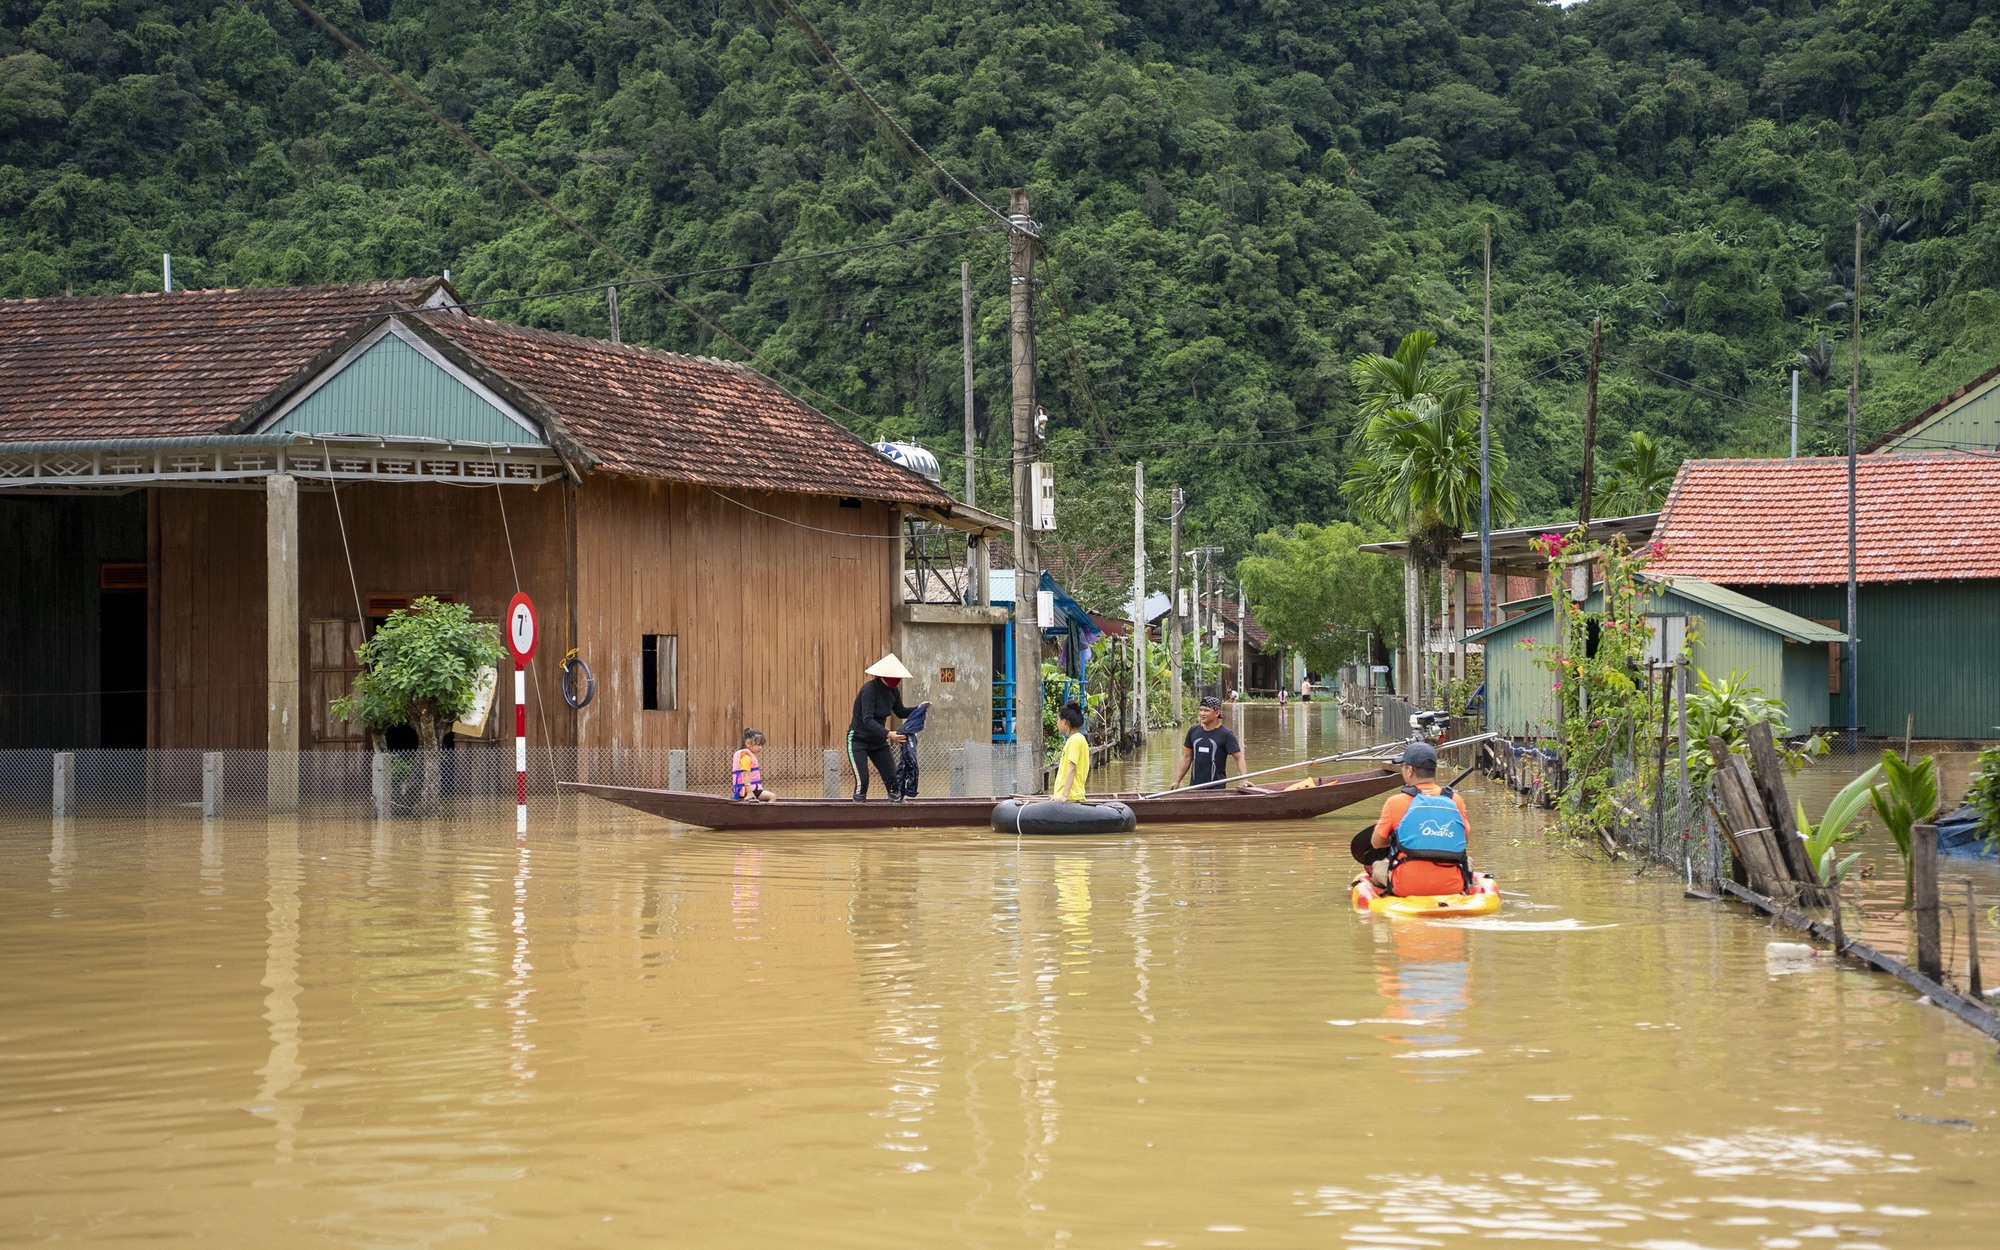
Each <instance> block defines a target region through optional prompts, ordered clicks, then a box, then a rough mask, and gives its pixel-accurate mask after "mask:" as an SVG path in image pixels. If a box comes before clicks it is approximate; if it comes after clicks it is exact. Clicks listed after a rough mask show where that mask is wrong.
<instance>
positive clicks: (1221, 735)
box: [1181, 724, 1243, 786]
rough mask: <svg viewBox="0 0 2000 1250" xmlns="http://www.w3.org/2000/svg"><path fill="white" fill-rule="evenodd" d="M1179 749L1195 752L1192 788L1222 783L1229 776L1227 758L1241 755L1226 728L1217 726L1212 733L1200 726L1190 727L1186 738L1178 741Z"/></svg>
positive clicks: (1191, 775)
mask: <svg viewBox="0 0 2000 1250" xmlns="http://www.w3.org/2000/svg"><path fill="white" fill-rule="evenodd" d="M1181 745H1182V746H1184V747H1186V748H1187V749H1188V750H1190V751H1192V752H1194V765H1193V767H1192V769H1190V771H1189V772H1188V784H1189V785H1195V786H1205V785H1209V784H1211V783H1214V782H1219V781H1221V780H1222V779H1223V778H1224V777H1225V776H1227V775H1228V773H1229V757H1230V756H1232V755H1239V754H1241V753H1242V751H1243V747H1242V746H1241V745H1240V744H1239V743H1238V742H1237V741H1236V735H1235V734H1234V733H1232V732H1230V729H1229V726H1227V725H1217V726H1216V727H1215V728H1213V729H1203V728H1202V727H1201V726H1200V725H1199V724H1194V725H1189V726H1188V731H1187V737H1185V738H1183V739H1182V740H1181Z"/></svg>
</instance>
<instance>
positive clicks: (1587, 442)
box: [1576, 317, 1604, 531]
mask: <svg viewBox="0 0 2000 1250" xmlns="http://www.w3.org/2000/svg"><path fill="white" fill-rule="evenodd" d="M1603 350H1604V321H1603V319H1602V318H1598V317H1592V318H1591V319H1590V386H1589V389H1588V390H1587V391H1585V393H1584V400H1583V493H1582V494H1581V495H1579V496H1577V500H1576V523H1577V525H1578V526H1579V527H1580V528H1582V529H1584V530H1586V531H1587V530H1589V529H1590V492H1591V491H1593V490H1595V489H1596V488H1597V479H1596V474H1595V469H1596V465H1595V463H1594V462H1595V460H1596V458H1597V359H1598V355H1599V354H1600V353H1601V352H1602V351H1603Z"/></svg>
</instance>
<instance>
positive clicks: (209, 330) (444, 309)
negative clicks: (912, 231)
mask: <svg viewBox="0 0 2000 1250" xmlns="http://www.w3.org/2000/svg"><path fill="white" fill-rule="evenodd" d="M992 233H994V231H993V229H992V227H990V226H976V227H972V228H970V229H966V230H946V231H942V232H940V233H936V234H922V235H913V236H909V237H906V238H899V239H879V240H877V241H875V242H873V243H861V244H857V245H855V246H853V247H840V248H828V249H824V250H821V251H817V252H801V253H799V254H798V255H795V256H776V257H772V258H771V259H769V260H756V261H747V262H745V263H743V264H740V265H716V266H711V267H710V268H707V269H689V270H686V271H683V272H681V273H667V274H652V275H647V277H646V283H647V284H657V283H661V282H676V281H679V280H681V279H683V278H700V277H708V276H711V275H714V274H720V273H734V272H739V271H743V270H751V269H766V268H769V267H771V266H773V265H789V264H794V263H796V262H799V261H807V260H825V259H827V258H829V257H836V256H849V255H853V254H854V253H856V252H872V251H878V250H880V249H882V248H887V247H903V246H907V245H909V244H912V243H929V242H932V241H935V240H938V239H953V238H960V237H963V236H965V235H972V234H992ZM628 285H631V284H630V283H627V282H599V283H594V284H592V285H590V286H578V287H565V288H563V289H562V290H557V291H535V292H531V293H529V294H526V295H501V296H494V297H492V298H489V299H477V300H459V301H458V302H456V303H454V304H448V305H447V304H441V305H438V306H435V307H427V308H402V309H382V308H377V309H373V310H370V311H368V312H363V313H340V314H338V315H333V314H329V315H327V316H321V317H280V318H273V319H271V320H268V321H246V322H237V323H233V324H232V325H230V326H229V330H230V331H231V332H235V331H239V330H290V329H299V328H302V327H307V326H317V325H342V324H347V323H351V322H359V321H368V320H371V319H373V318H376V317H381V316H386V315H390V314H391V313H393V314H395V315H398V316H405V315H411V314H424V315H428V314H431V313H447V314H449V313H455V312H459V311H469V310H472V309H480V308H494V307H498V306H500V305H503V304H525V303H527V302H529V301H530V300H538V299H558V298H561V297H563V296H566V295H586V294H591V293H594V292H599V291H604V290H606V289H608V288H610V287H614V286H616V287H624V286H628ZM921 285H923V284H922V283H908V284H904V285H903V286H876V287H871V288H870V289H871V290H900V289H906V287H916V286H921ZM186 294H190V293H189V292H183V293H181V296H177V297H175V298H180V297H182V296H185V295H186ZM162 298H166V297H162ZM162 308H163V309H165V310H171V309H172V308H173V304H172V303H171V302H168V303H166V304H163V305H162ZM210 336H214V337H217V338H221V337H223V336H222V335H221V334H219V333H218V332H217V331H216V330H215V329H214V328H213V327H202V328H199V329H191V330H147V331H139V332H135V333H131V334H100V335H91V336H88V337H76V338H60V339H49V338H44V339H28V340H16V341H9V342H0V353H5V352H10V351H31V350H36V349H41V348H47V347H50V346H56V345H60V346H63V347H81V346H100V345H122V344H145V343H153V342H171V341H173V340H176V339H201V338H208V337H210Z"/></svg>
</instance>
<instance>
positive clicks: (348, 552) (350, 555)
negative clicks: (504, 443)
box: [319, 438, 492, 631]
mask: <svg viewBox="0 0 2000 1250" xmlns="http://www.w3.org/2000/svg"><path fill="white" fill-rule="evenodd" d="M319 449H320V453H321V454H322V455H323V456H325V459H324V460H322V461H320V464H321V465H322V466H324V467H325V469H326V488H327V489H328V490H330V491H332V492H333V519H334V520H335V521H336V522H338V523H339V525H340V550H341V553H342V554H343V555H345V556H346V557H347V585H348V587H349V588H350V589H352V590H353V591H354V619H355V621H356V622H357V623H358V624H359V625H360V626H361V628H362V629H363V630H364V631H365V630H366V629H367V628H368V614H367V613H366V612H364V611H362V610H361V583H360V581H358V580H357V579H356V578H355V576H354V550H353V548H351V547H349V546H348V545H347V518H346V516H344V515H343V514H342V513H341V510H340V487H339V486H337V485H335V484H334V480H333V449H332V448H331V447H328V446H327V445H326V440H325V439H323V438H322V439H321V440H319ZM491 450H492V449H491V448H488V451H489V453H490V452H491Z"/></svg>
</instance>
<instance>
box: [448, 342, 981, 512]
mask: <svg viewBox="0 0 2000 1250" xmlns="http://www.w3.org/2000/svg"><path fill="white" fill-rule="evenodd" d="M410 320H412V321H415V322H418V323H419V324H418V327H417V328H418V329H419V331H420V332H421V331H424V330H428V331H430V333H431V334H432V335H434V336H435V337H437V338H441V339H443V340H445V341H446V342H447V343H449V344H451V345H453V346H455V347H457V348H459V349H460V350H461V351H463V352H465V353H469V354H470V355H471V356H473V357H475V358H477V360H478V361H479V362H481V363H483V364H484V365H486V366H487V367H488V368H490V369H491V370H492V371H493V372H495V373H497V374H499V375H500V377H501V378H502V379H504V380H505V381H506V382H508V383H511V384H512V386H513V387H514V388H517V389H518V390H519V391H521V392H524V393H525V394H526V395H527V396H529V397H532V398H533V399H534V400H536V401H538V402H539V404H540V405H541V406H543V407H544V408H545V409H546V410H547V411H548V412H549V413H552V414H553V415H554V416H555V417H556V419H557V420H559V421H560V422H561V424H562V427H563V429H564V430H565V431H566V432H567V433H568V434H569V435H570V436H571V437H572V438H573V439H575V440H576V442H577V443H578V444H580V445H581V446H582V447H583V448H584V449H585V450H586V451H587V452H589V454H590V456H591V458H592V459H593V460H594V461H595V467H597V468H599V469H602V470H609V471H612V472H617V473H630V474H633V475H635V476H639V477H656V478H665V479H668V480H670V481H682V482H698V483H702V484H705V485H710V486H731V487H737V488H741V489H747V490H766V491H785V492H792V493H796V494H808V495H861V496H866V497H868V498H870V499H887V500H892V501H896V502H900V503H914V504H928V505H931V506H944V505H949V504H950V503H951V498H950V496H948V495H946V494H945V493H944V491H942V490H940V489H939V488H938V487H936V486H935V485H933V484H932V483H931V482H930V481H929V480H928V479H926V478H923V477H920V476H918V475H917V474H915V473H912V472H910V471H909V470H907V469H904V468H901V467H900V466H898V465H895V464H892V463H891V462H890V461H888V460H886V459H884V458H883V457H882V456H881V455H880V454H879V453H877V452H876V451H875V450H874V449H873V448H872V447H870V446H869V445H868V444H867V443H866V442H864V441H862V440H861V439H860V438H859V437H858V436H856V435H854V434H853V433H850V432H849V431H848V430H847V429H846V428H845V427H843V426H841V425H839V424H838V423H836V422H835V421H833V420H832V419H831V418H829V417H827V416H826V415H825V414H823V413H821V412H819V411H818V410H817V409H814V408H811V407H809V406H807V405H806V404H804V403H802V402H800V401H799V400H798V399H795V398H794V397H793V396H792V395H791V394H790V393H789V392H787V391H786V390H785V389H784V388H782V387H780V386H779V385H778V384H777V383H775V382H773V381H771V380H770V379H769V378H767V377H765V376H764V375H762V374H760V373H758V372H756V371H755V370H753V369H749V368H746V367H744V366H743V365H739V364H736V363H734V362H732V361H727V360H713V359H709V358H707V357H699V356H681V355H676V354H674V353H671V352H660V351H652V350H649V349H647V348H643V347H630V346H619V345H618V344H615V343H608V342H604V341H602V340H599V339H586V338H580V337H578V336H576V335H573V334H561V333H557V332H556V331H553V330H536V329H530V328H527V327H525V326H516V325H508V324H506V323H504V322H499V321H487V320H485V319H483V318H480V317H466V316H455V315H429V316H425V317H422V318H411V319H410ZM531 415H539V414H531Z"/></svg>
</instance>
